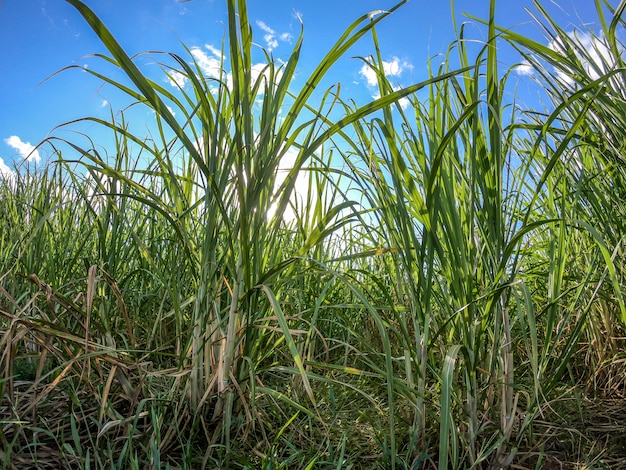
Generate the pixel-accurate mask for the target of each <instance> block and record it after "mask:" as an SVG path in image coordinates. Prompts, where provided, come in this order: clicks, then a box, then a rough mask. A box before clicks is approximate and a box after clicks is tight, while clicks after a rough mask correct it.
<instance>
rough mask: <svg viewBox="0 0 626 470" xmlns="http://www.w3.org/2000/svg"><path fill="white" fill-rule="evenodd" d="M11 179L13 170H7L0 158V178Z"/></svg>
mask: <svg viewBox="0 0 626 470" xmlns="http://www.w3.org/2000/svg"><path fill="white" fill-rule="evenodd" d="M11 177H13V170H11V168H9V167H8V166H7V165H6V164H5V163H4V160H3V159H2V158H0V178H9V179H10V178H11Z"/></svg>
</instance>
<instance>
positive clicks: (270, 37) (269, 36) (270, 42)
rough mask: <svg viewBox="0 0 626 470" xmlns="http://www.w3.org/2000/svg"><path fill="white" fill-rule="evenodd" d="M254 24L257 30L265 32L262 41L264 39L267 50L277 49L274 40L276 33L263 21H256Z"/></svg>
mask: <svg viewBox="0 0 626 470" xmlns="http://www.w3.org/2000/svg"><path fill="white" fill-rule="evenodd" d="M256 24H257V26H258V27H259V28H261V29H262V30H263V32H265V36H263V39H265V44H267V49H268V50H270V51H271V50H272V49H276V48H277V47H278V40H276V31H274V30H273V29H272V28H270V27H269V26H268V25H266V24H265V23H264V22H263V21H260V20H257V22H256Z"/></svg>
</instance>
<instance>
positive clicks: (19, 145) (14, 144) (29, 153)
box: [4, 135, 41, 163]
mask: <svg viewBox="0 0 626 470" xmlns="http://www.w3.org/2000/svg"><path fill="white" fill-rule="evenodd" d="M4 142H5V143H6V144H7V145H8V146H9V147H11V148H14V149H15V150H17V151H18V153H19V154H20V155H21V156H22V157H23V158H24V159H26V160H28V161H29V162H30V161H34V162H35V163H39V162H40V161H41V156H40V155H39V151H38V150H37V149H36V148H35V147H34V146H33V145H31V143H30V142H22V139H20V138H19V137H18V136H16V135H12V136H11V137H9V138H8V139H4Z"/></svg>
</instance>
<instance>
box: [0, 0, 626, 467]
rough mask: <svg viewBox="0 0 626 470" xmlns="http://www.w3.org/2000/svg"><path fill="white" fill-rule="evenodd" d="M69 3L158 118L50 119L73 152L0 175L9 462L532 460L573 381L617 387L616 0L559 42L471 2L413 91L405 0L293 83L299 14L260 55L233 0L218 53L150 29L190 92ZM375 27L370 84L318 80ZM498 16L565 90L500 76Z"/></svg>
mask: <svg viewBox="0 0 626 470" xmlns="http://www.w3.org/2000/svg"><path fill="white" fill-rule="evenodd" d="M68 2H69V3H70V4H71V5H73V6H74V7H75V8H76V9H77V11H78V12H79V13H80V14H81V15H82V16H83V17H84V19H85V21H87V22H88V24H89V25H90V26H91V27H92V29H93V30H94V32H95V33H96V34H97V35H98V37H99V38H100V40H101V41H102V43H103V45H104V46H105V47H106V48H107V50H108V54H109V55H108V56H105V55H99V56H97V59H98V60H100V61H101V62H102V64H103V65H106V66H113V67H115V68H116V69H118V70H119V71H120V72H121V73H122V74H123V76H124V78H123V79H113V78H112V75H105V74H101V73H100V72H98V71H97V67H90V68H88V69H85V70H86V71H87V72H88V73H89V74H91V75H92V76H93V77H95V78H96V79H98V80H101V81H103V82H104V83H106V84H107V85H108V86H112V87H115V88H117V89H118V90H120V91H122V92H124V93H125V94H126V95H127V96H128V97H129V99H130V100H131V101H132V102H133V105H132V106H133V107H140V106H141V107H146V108H147V109H148V110H150V111H153V112H154V122H153V123H152V124H151V134H149V135H147V136H140V135H137V134H136V132H134V131H132V130H131V126H130V123H128V122H127V121H126V114H125V112H120V113H117V114H114V113H112V115H111V118H110V119H108V120H103V119H99V118H95V117H88V118H85V119H84V120H81V121H79V122H72V123H67V124H64V125H63V127H69V128H72V127H75V126H76V125H77V124H81V123H82V122H87V123H90V124H95V125H97V126H99V127H100V128H101V129H103V130H106V131H107V132H108V133H109V134H110V136H111V139H110V140H111V141H112V142H114V144H113V147H112V148H110V149H108V153H107V151H104V150H100V147H99V146H98V143H97V142H93V141H92V140H91V138H90V137H89V136H88V135H83V136H82V138H79V137H77V138H75V139H73V140H69V139H62V138H60V137H53V138H50V139H48V141H47V142H46V143H47V144H49V145H50V146H52V148H53V150H54V152H55V155H56V161H55V162H54V163H51V164H50V166H49V167H48V168H47V169H46V170H44V171H40V172H25V173H24V172H22V173H16V176H15V178H14V179H10V180H5V181H4V182H3V183H2V184H0V206H2V210H1V211H0V220H2V223H3V226H4V227H6V230H5V231H4V232H3V233H2V235H0V276H1V277H0V296H1V299H2V300H0V314H1V315H2V320H1V321H2V325H3V329H4V333H3V335H2V339H1V340H0V345H1V346H2V361H3V364H4V366H5V367H4V370H5V374H4V377H3V379H2V381H1V382H0V390H1V391H2V396H3V401H2V419H1V420H2V423H1V424H2V427H1V428H0V451H1V452H2V454H3V456H4V457H6V458H5V459H4V460H5V462H9V463H5V464H4V466H5V467H7V468H11V466H13V467H20V466H21V467H24V466H39V467H42V468H45V467H46V466H48V467H50V468H56V467H59V466H65V467H68V466H77V467H80V468H83V467H84V468H92V467H98V468H100V467H116V468H117V467H119V468H129V467H130V468H144V467H150V468H152V467H154V468H160V467H162V466H163V467H168V466H170V467H177V468H178V467H184V468H199V467H204V468H215V467H226V468H233V467H241V468H259V467H260V468H274V467H294V468H295V467H297V468H318V467H319V468H326V467H328V468H331V467H332V468H344V467H346V468H352V467H355V466H356V467H368V468H371V467H372V466H377V467H379V468H420V467H422V466H423V467H429V466H430V467H432V466H438V467H439V468H442V469H443V468H470V467H473V468H482V467H484V466H492V467H494V468H496V467H497V468H501V467H509V466H511V465H512V464H514V463H515V464H517V465H525V464H527V463H528V459H530V458H533V456H534V455H535V454H536V448H537V446H541V445H544V444H545V442H547V441H546V440H542V438H541V437H539V438H537V434H536V432H535V431H536V429H537V427H536V419H535V418H536V417H537V416H539V415H540V414H541V413H544V411H545V408H546V404H549V403H550V401H551V400H553V399H554V398H555V397H557V396H558V395H559V394H560V393H563V392H562V389H563V386H564V384H570V385H574V382H576V381H578V380H581V381H582V380H584V381H585V384H586V386H587V392H588V391H589V390H592V389H593V385H594V384H598V383H599V382H601V383H600V385H601V386H602V387H600V388H602V391H603V392H605V393H606V392H608V391H611V387H612V390H613V391H614V390H616V389H617V388H618V386H619V385H617V384H618V382H617V381H618V379H617V377H618V376H619V364H621V363H623V362H622V361H620V359H619V358H620V357H621V356H620V354H621V353H620V351H621V349H620V348H621V347H622V343H621V342H620V340H619V338H618V335H619V334H621V333H620V332H621V331H622V328H623V321H624V318H626V309H625V308H624V304H623V300H622V294H621V283H622V280H623V270H622V265H621V263H620V261H621V249H622V248H621V242H622V237H623V230H622V227H623V220H622V215H623V214H622V209H621V205H619V204H614V203H613V201H615V197H616V196H615V194H616V192H617V193H619V191H620V190H621V189H620V188H621V186H620V184H621V181H622V179H623V178H622V177H623V172H622V170H621V166H620V165H621V161H622V160H623V158H622V155H621V150H622V148H621V147H622V144H621V143H620V142H621V140H620V138H621V137H622V134H621V131H620V125H619V121H618V120H619V119H620V118H619V116H620V115H621V113H620V109H621V108H619V106H620V103H621V102H622V101H623V97H622V96H621V95H620V93H621V92H622V87H621V84H622V83H623V80H622V78H621V73H622V71H621V64H622V59H621V51H622V46H621V44H620V43H619V41H618V37H619V35H617V34H616V30H617V28H618V26H619V25H621V19H620V18H621V16H620V15H621V11H622V10H623V9H624V8H623V7H622V6H620V8H618V9H617V11H616V12H615V16H614V19H612V20H611V22H610V23H609V22H607V21H605V20H604V17H603V11H602V10H601V9H600V8H598V13H599V16H600V18H601V21H602V24H603V28H604V31H603V33H602V34H601V35H600V39H601V41H604V42H599V43H596V44H602V46H600V45H599V46H597V47H604V46H603V45H604V44H606V45H607V46H606V50H607V51H609V52H607V53H605V52H604V51H605V49H604V48H603V49H602V54H591V53H588V52H587V54H588V56H587V57H586V58H585V56H584V54H585V52H584V50H582V49H581V48H580V47H579V44H578V43H577V40H576V38H575V37H572V36H571V35H568V34H566V33H565V32H564V31H562V30H561V29H560V28H558V25H556V24H555V23H554V22H550V19H549V17H547V16H546V21H548V22H549V23H550V26H551V27H552V28H553V31H554V32H555V33H554V35H555V36H554V38H555V40H556V39H558V41H560V42H559V44H561V46H560V47H561V48H560V49H559V48H556V49H557V50H554V49H549V48H546V47H545V46H542V45H540V44H539V43H536V42H532V41H530V40H529V39H527V38H523V37H521V36H519V35H516V34H514V33H512V32H510V31H503V30H500V29H499V28H497V27H496V25H495V18H496V2H495V1H494V0H492V1H491V3H490V16H489V19H488V20H487V21H486V27H487V41H486V42H485V44H484V45H483V47H482V48H480V49H479V50H478V52H477V54H476V56H471V55H470V52H469V51H468V48H467V42H466V40H467V38H466V37H465V36H466V32H465V28H464V26H461V28H460V29H459V31H458V35H459V37H458V40H457V41H455V42H454V43H453V44H452V45H451V46H450V48H449V50H448V51H447V54H446V56H445V62H444V63H443V64H442V65H440V66H438V67H436V68H435V67H434V66H433V64H434V62H432V61H431V62H430V63H429V78H428V79H427V80H425V81H423V82H420V83H417V84H415V85H412V86H410V87H406V88H403V89H399V90H398V89H395V88H394V86H393V85H392V84H391V83H390V82H389V81H388V79H387V78H386V77H385V74H384V67H383V52H382V47H381V45H380V44H379V41H378V36H377V33H376V26H377V25H378V23H379V22H380V21H383V20H385V18H387V17H388V16H389V15H392V13H394V12H395V11H397V10H398V9H400V8H401V7H402V5H403V4H404V3H405V2H404V1H403V2H400V3H398V4H397V5H395V6H394V7H393V8H392V9H390V10H389V11H386V12H383V13H380V14H378V15H377V16H376V15H364V16H362V17H361V18H359V19H357V20H356V21H355V22H353V23H352V24H351V25H350V26H349V27H348V28H347V29H346V32H345V33H344V34H343V35H342V36H341V37H340V38H339V40H338V41H337V42H336V43H335V45H334V46H333V47H332V48H331V49H330V50H329V52H328V53H327V55H326V56H325V57H324V58H323V59H322V60H321V61H320V63H319V65H318V66H317V67H316V69H315V70H314V71H313V73H312V74H311V75H310V76H309V77H308V78H306V79H305V80H304V85H303V86H302V87H301V88H298V87H297V86H296V82H295V81H294V76H295V72H296V70H297V66H298V63H299V60H300V54H301V52H302V48H303V32H301V34H300V36H299V37H298V39H297V41H296V43H295V45H294V48H293V51H292V53H291V55H290V57H289V59H288V60H287V61H286V62H284V63H282V62H281V63H279V62H277V61H275V60H274V59H273V57H272V56H271V55H270V54H269V53H266V52H264V51H262V50H259V51H258V53H259V54H261V55H262V56H263V58H264V59H265V62H264V63H265V65H264V69H263V70H262V72H259V71H258V68H257V67H256V66H253V63H254V61H255V58H256V54H255V51H254V50H253V41H252V28H251V25H250V23H249V20H248V16H247V8H246V2H245V1H243V0H228V1H227V6H228V18H229V21H228V28H227V36H226V38H225V41H224V46H223V50H222V54H223V57H224V59H223V61H222V67H221V69H220V70H221V74H220V75H219V77H217V78H215V77H213V78H212V77H205V76H203V72H202V69H201V67H200V64H198V63H197V62H196V61H195V60H194V58H193V55H192V54H188V55H187V56H181V55H179V54H174V53H162V54H159V55H158V57H159V62H160V63H159V65H160V70H161V72H162V74H163V75H164V76H165V77H174V76H176V77H185V79H186V85H185V86H180V87H179V88H178V89H177V90H176V91H174V92H173V91H171V90H170V89H167V88H165V87H164V86H163V85H161V84H160V83H161V81H159V80H160V79H154V78H152V74H148V73H147V72H146V71H144V70H142V69H140V68H139V66H138V65H137V64H136V62H135V61H134V59H132V58H131V57H129V56H128V55H127V54H126V52H125V51H124V49H123V48H122V46H121V45H120V44H119V43H118V42H117V41H116V40H115V38H114V37H113V36H112V35H111V34H110V32H109V31H108V30H107V28H106V26H105V25H104V24H102V22H101V21H100V20H99V19H98V17H97V16H96V15H95V13H94V12H93V11H91V9H89V8H88V7H87V6H86V5H85V4H83V3H82V2H80V1H78V0H68ZM539 8H540V7H539ZM541 11H543V10H541ZM544 13H545V12H544ZM388 21H393V16H392V17H391V18H389V19H388ZM364 38H370V39H371V40H372V42H373V54H372V56H370V57H364V58H361V60H362V61H363V62H364V63H365V64H366V65H367V66H368V67H371V68H372V69H373V70H374V71H376V73H377V75H378V88H379V94H380V98H378V99H376V100H373V101H372V102H370V103H367V104H365V105H362V106H359V105H357V104H356V103H355V102H353V101H351V100H350V99H349V97H348V98H346V97H344V96H342V95H341V94H340V93H339V88H338V87H337V88H335V87H333V88H329V89H327V90H325V92H324V93H321V94H319V93H318V94H314V91H315V90H316V87H318V86H320V84H321V83H323V79H324V77H325V76H326V75H327V74H328V73H329V72H330V70H331V69H332V66H333V64H334V63H336V61H337V60H338V59H339V58H341V57H343V56H344V55H345V53H346V52H347V51H348V49H349V48H350V47H351V46H352V45H354V44H355V43H356V42H357V41H359V40H362V39H364ZM502 38H504V39H505V40H508V41H509V42H510V43H512V44H513V45H514V46H515V47H517V48H518V49H519V51H520V52H522V53H523V54H524V55H525V57H526V58H527V59H528V60H531V61H532V63H533V65H534V67H535V70H536V71H537V74H538V76H539V79H540V80H541V82H542V83H543V84H544V86H546V87H547V89H548V90H549V92H550V94H551V96H552V97H553V99H554V110H553V111H549V112H547V113H531V112H527V113H526V112H521V111H520V110H519V108H518V106H517V104H516V103H515V102H507V101H506V99H505V97H506V96H507V92H508V90H509V80H510V77H511V73H512V72H513V69H511V70H505V71H503V70H501V67H500V65H499V62H498V45H499V41H500V40H501V39H502ZM573 51H575V52H576V53H575V54H573ZM187 52H190V51H187ZM152 54H153V55H156V53H152ZM590 54H591V55H590ZM598 55H600V56H601V57H602V60H604V61H605V62H604V63H602V64H598V63H597V62H593V64H595V65H594V67H595V68H589V67H588V64H589V63H591V59H592V58H593V59H594V60H595V59H596V57H597V56H598ZM592 56H593V57H592ZM575 57H578V59H576V60H574V58H575ZM226 58H228V61H229V63H230V64H232V69H231V70H227V69H226V68H225V67H224V62H225V60H226ZM452 64H456V66H454V65H452ZM563 64H566V65H565V66H564V65H563ZM552 66H558V67H560V69H559V70H560V73H556V72H554V71H553V69H551V67H552ZM63 73H69V72H68V71H66V70H64V71H63ZM565 73H566V74H569V75H567V76H568V77H569V78H567V79H566V78H564V77H565V76H566V75H564V74H565ZM116 76H117V75H116ZM316 95H318V96H320V98H319V99H318V100H317V101H316V100H315V98H314V97H315V96H316ZM405 100H406V101H405ZM407 103H408V106H407V105H406V104H407ZM616 116H617V117H616ZM621 127H623V126H621ZM622 140H623V139H622ZM289 159H292V160H293V161H294V162H293V164H292V165H290V167H289V168H285V162H287V161H288V160H289ZM303 186H306V189H307V190H306V191H304V192H301V189H302V187H303ZM609 201H611V204H610V205H609ZM599 227H605V230H604V231H601V230H599V229H598V228H599ZM607 346H608V347H609V351H610V353H607V351H606V348H607ZM590 358H591V364H592V372H591V373H590V372H589V370H587V369H586V368H585V365H586V364H587V362H586V361H589V360H590ZM594 381H595V382H594ZM600 388H597V389H595V390H593V391H594V392H598V391H599V390H600ZM546 439H547V438H546ZM8 458H10V460H8ZM541 458H542V457H541V456H539V457H537V458H535V462H536V465H537V466H540V464H541Z"/></svg>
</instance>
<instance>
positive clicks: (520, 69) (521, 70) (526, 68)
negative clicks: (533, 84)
mask: <svg viewBox="0 0 626 470" xmlns="http://www.w3.org/2000/svg"><path fill="white" fill-rule="evenodd" d="M515 73H516V74H517V75H522V76H526V77H532V76H533V75H534V74H535V68H534V67H533V66H532V65H531V64H530V62H528V61H527V60H524V61H523V62H522V63H521V64H519V65H518V66H517V67H515Z"/></svg>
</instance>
